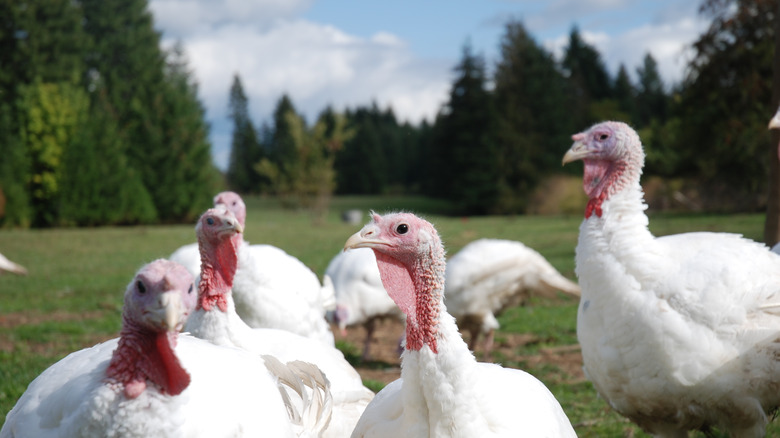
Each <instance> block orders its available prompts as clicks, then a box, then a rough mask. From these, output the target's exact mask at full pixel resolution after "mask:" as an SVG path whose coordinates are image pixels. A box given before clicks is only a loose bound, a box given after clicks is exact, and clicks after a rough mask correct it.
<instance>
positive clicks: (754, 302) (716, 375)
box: [563, 122, 780, 437]
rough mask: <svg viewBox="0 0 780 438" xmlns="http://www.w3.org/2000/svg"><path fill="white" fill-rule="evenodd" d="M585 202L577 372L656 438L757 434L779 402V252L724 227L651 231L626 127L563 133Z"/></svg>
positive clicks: (636, 152) (638, 163)
mask: <svg viewBox="0 0 780 438" xmlns="http://www.w3.org/2000/svg"><path fill="white" fill-rule="evenodd" d="M572 140H573V141H574V144H573V145H572V147H571V149H569V151H568V152H566V155H565V156H564V158H563V163H564V164H565V163H568V162H571V161H575V160H582V161H583V162H584V178H583V188H584V189H585V192H586V194H587V195H588V198H589V201H588V203H587V207H586V209H585V219H584V221H583V222H582V225H581V226H580V232H579V241H578V243H577V249H576V273H577V277H578V278H579V284H580V287H581V288H582V298H581V300H580V306H579V309H578V313H577V336H578V338H579V341H580V344H581V346H582V356H583V361H584V366H585V372H586V375H587V377H588V378H589V379H590V380H591V381H592V382H593V384H594V386H595V387H596V389H597V391H598V392H599V394H600V395H601V396H602V397H603V398H604V399H605V400H606V401H607V402H608V403H609V404H610V406H612V408H614V409H615V410H616V411H618V412H619V413H621V414H622V415H624V416H626V417H628V418H629V419H631V420H632V421H634V422H635V423H637V424H638V425H639V426H640V427H642V428H643V429H644V430H645V431H647V432H649V433H652V434H654V435H656V436H670V437H671V436H675V437H677V436H686V431H688V430H694V429H703V430H706V429H708V428H711V427H719V428H722V429H725V430H726V431H728V432H729V433H730V434H731V435H732V436H738V437H760V436H763V435H764V433H765V427H766V425H767V422H768V417H767V414H768V413H770V412H772V411H773V410H775V409H776V408H777V407H778V405H779V404H780V391H778V387H780V360H779V359H778V358H779V357H780V316H778V314H780V257H777V255H775V254H773V253H771V252H770V251H768V250H767V249H766V247H765V246H764V245H762V244H760V243H757V242H753V241H751V240H747V239H744V238H742V237H741V236H739V235H735V234H726V233H706V232H700V233H686V234H678V235H671V236H665V237H655V236H653V235H652V234H651V233H650V231H649V229H648V218H647V215H646V214H645V212H644V211H645V209H646V208H647V206H646V204H645V202H644V199H643V194H642V189H641V186H640V185H639V179H640V175H641V173H642V167H643V164H644V152H643V150H642V144H641V142H640V140H639V136H638V135H637V134H636V132H634V130H633V129H631V128H630V127H629V126H628V125H626V124H624V123H620V122H603V123H599V124H597V125H594V126H593V127H591V128H590V129H588V130H587V131H585V132H582V133H579V134H576V135H574V136H572Z"/></svg>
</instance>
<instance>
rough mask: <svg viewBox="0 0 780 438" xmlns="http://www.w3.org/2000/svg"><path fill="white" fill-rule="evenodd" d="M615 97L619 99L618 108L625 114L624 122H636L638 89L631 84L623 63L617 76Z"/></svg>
mask: <svg viewBox="0 0 780 438" xmlns="http://www.w3.org/2000/svg"><path fill="white" fill-rule="evenodd" d="M614 97H615V100H616V101H617V105H618V109H619V110H620V111H621V112H622V113H624V114H625V118H624V119H623V121H624V122H626V123H630V124H636V122H637V114H636V89H635V88H634V85H633V84H631V79H630V78H629V77H628V72H627V71H626V67H625V66H624V65H623V64H620V68H619V69H618V74H617V77H616V78H615V90H614Z"/></svg>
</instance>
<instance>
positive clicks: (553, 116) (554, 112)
mask: <svg viewBox="0 0 780 438" xmlns="http://www.w3.org/2000/svg"><path fill="white" fill-rule="evenodd" d="M494 82H495V89H494V95H495V99H496V112H497V114H498V118H497V123H498V125H497V134H496V135H497V142H498V146H499V156H500V157H501V161H500V169H499V175H500V184H501V186H500V192H499V196H500V199H499V206H500V208H501V211H502V212H522V211H525V208H526V205H527V201H528V196H529V195H530V193H531V191H532V190H533V189H534V188H535V187H536V184H538V183H539V181H541V179H542V178H543V177H544V176H545V175H547V174H549V173H551V172H553V171H556V172H557V171H559V169H560V159H561V158H560V157H561V156H563V154H564V153H565V151H566V148H567V147H568V146H569V145H570V144H571V142H570V137H569V136H570V135H571V133H572V132H576V131H574V129H582V127H577V128H575V126H576V125H573V120H572V119H573V116H572V111H573V109H572V104H571V102H570V101H569V100H568V98H567V96H568V94H570V93H569V90H568V89H567V87H566V82H565V80H564V78H563V76H562V75H561V73H560V72H559V71H558V69H557V66H556V64H555V61H554V60H553V57H552V55H551V54H550V53H549V52H547V51H546V50H544V49H543V48H541V47H540V46H539V45H538V44H537V43H536V42H535V41H534V40H533V38H532V37H531V36H530V34H529V33H528V31H527V30H526V29H525V27H524V26H523V25H522V24H521V23H519V22H511V23H509V24H508V25H507V27H506V33H505V35H504V36H503V37H502V40H501V59H500V61H499V63H498V66H497V68H496V72H495V77H494Z"/></svg>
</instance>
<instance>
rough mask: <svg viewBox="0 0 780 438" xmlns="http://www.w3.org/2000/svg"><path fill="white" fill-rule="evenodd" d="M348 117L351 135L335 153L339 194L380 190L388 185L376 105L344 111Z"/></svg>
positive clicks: (376, 191)
mask: <svg viewBox="0 0 780 438" xmlns="http://www.w3.org/2000/svg"><path fill="white" fill-rule="evenodd" d="M346 117H347V120H348V122H349V126H350V128H351V129H352V130H353V131H354V136H353V137H352V138H351V139H350V140H348V141H347V142H346V143H345V145H344V148H343V150H342V151H340V152H339V153H338V154H337V155H336V161H335V164H334V167H335V169H336V175H337V187H338V192H339V193H348V194H371V193H383V192H384V191H386V189H387V187H388V178H389V175H388V173H389V172H388V171H389V170H390V168H389V166H388V163H387V161H386V159H385V156H384V153H385V149H387V148H385V147H383V145H382V143H383V141H385V140H386V139H384V138H382V135H381V130H380V127H379V124H380V120H379V119H380V113H379V109H378V108H377V107H376V104H373V105H372V107H370V108H357V109H356V110H355V111H352V112H347V114H346Z"/></svg>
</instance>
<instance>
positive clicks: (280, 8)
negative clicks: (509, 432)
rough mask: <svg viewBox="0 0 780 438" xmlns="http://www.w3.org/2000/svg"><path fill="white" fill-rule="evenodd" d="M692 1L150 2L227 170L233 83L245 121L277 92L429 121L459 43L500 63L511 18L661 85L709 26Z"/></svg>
mask: <svg viewBox="0 0 780 438" xmlns="http://www.w3.org/2000/svg"><path fill="white" fill-rule="evenodd" d="M699 3H700V2H698V1H694V0H421V1H420V0H417V1H413V0H392V1H389V0H385V1H379V0H362V1H359V0H150V3H149V7H150V10H151V12H152V14H153V16H154V20H155V28H156V29H157V30H158V31H159V32H160V33H161V35H162V44H163V47H166V48H168V47H171V46H173V44H174V43H176V42H177V41H178V42H181V43H182V45H183V47H184V51H185V55H186V57H187V60H188V65H189V67H190V69H191V70H192V73H193V77H194V79H195V81H196V82H197V84H198V97H199V99H200V101H201V102H202V103H203V105H204V107H205V109H206V119H207V122H208V123H209V126H210V138H211V143H212V154H213V156H214V161H215V163H216V164H217V166H218V167H219V168H221V169H223V170H224V169H226V168H227V163H228V159H229V156H230V140H231V136H232V122H231V120H230V119H229V118H228V97H229V91H230V86H231V84H232V81H233V77H234V75H235V74H238V75H239V76H240V78H241V82H242V85H243V87H244V92H245V93H246V95H247V98H248V101H249V113H250V116H251V118H252V121H253V122H254V123H255V127H257V128H259V127H260V126H261V124H262V123H263V122H266V121H269V120H270V119H271V117H272V114H273V110H274V108H275V107H276V104H277V102H278V101H279V99H280V98H281V96H282V95H283V94H287V95H288V96H289V97H290V98H291V99H292V102H293V105H294V106H295V108H296V109H297V110H298V112H299V113H301V114H303V115H304V117H305V118H306V120H307V121H308V122H309V123H312V122H313V121H315V120H316V118H317V115H318V114H319V113H320V112H321V111H322V110H323V109H325V108H326V107H327V106H328V105H330V106H332V107H333V108H334V109H336V110H337V111H341V110H344V109H346V108H356V107H358V106H369V105H371V104H372V103H373V102H376V104H377V105H379V107H380V108H383V109H384V108H387V107H391V108H392V109H393V112H394V113H395V115H396V117H397V118H398V119H399V120H401V121H409V122H411V123H419V122H420V121H422V120H423V119H427V120H428V121H433V119H434V117H435V115H436V113H437V112H438V110H439V109H440V108H441V106H442V105H443V104H444V103H445V102H446V101H447V96H448V93H449V89H450V86H451V84H452V82H453V79H454V77H455V76H454V70H453V68H454V67H455V65H457V63H458V61H459V60H460V58H461V55H462V50H463V47H464V45H465V44H466V43H468V44H470V45H471V47H472V51H473V53H476V54H479V55H482V56H484V58H485V60H486V62H487V66H488V68H491V66H494V65H495V64H496V63H497V62H498V60H499V56H498V54H499V45H500V42H501V38H502V36H503V35H504V31H505V29H506V23H507V22H508V21H510V20H518V21H521V22H522V23H523V24H524V25H525V27H526V29H528V31H529V32H530V33H531V35H533V37H534V38H535V39H536V41H537V43H538V44H540V45H542V46H543V47H545V48H546V49H547V50H549V51H550V52H552V53H553V54H554V55H556V57H557V58H558V59H560V57H561V56H562V54H563V49H564V47H565V46H566V45H567V44H568V40H569V34H570V33H571V30H572V28H573V27H574V26H577V28H578V29H579V31H580V34H581V36H582V38H583V39H584V40H585V41H586V42H587V43H589V44H591V45H593V46H594V47H596V49H598V51H599V52H600V54H601V56H602V59H603V61H604V63H605V65H606V66H607V69H608V70H609V71H610V73H611V74H612V75H613V77H614V75H615V74H616V73H617V70H618V68H619V66H620V65H621V64H623V65H625V67H626V69H627V71H628V72H629V74H630V75H634V74H635V72H636V69H637V67H639V66H640V65H641V63H642V60H643V58H644V56H645V55H646V54H647V53H650V54H651V55H652V56H653V58H654V59H655V60H656V61H657V63H658V68H659V71H660V73H661V76H662V78H663V79H664V81H665V83H666V85H667V86H669V85H671V84H674V83H677V82H679V81H680V80H681V79H682V77H683V74H684V69H685V65H686V63H687V60H688V59H690V56H691V51H690V45H691V43H692V42H694V41H695V40H696V39H697V38H698V36H699V35H700V34H701V33H702V32H704V30H705V29H706V28H707V25H708V22H707V21H706V20H705V19H704V18H703V17H701V16H700V15H699V14H698V5H699Z"/></svg>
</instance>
